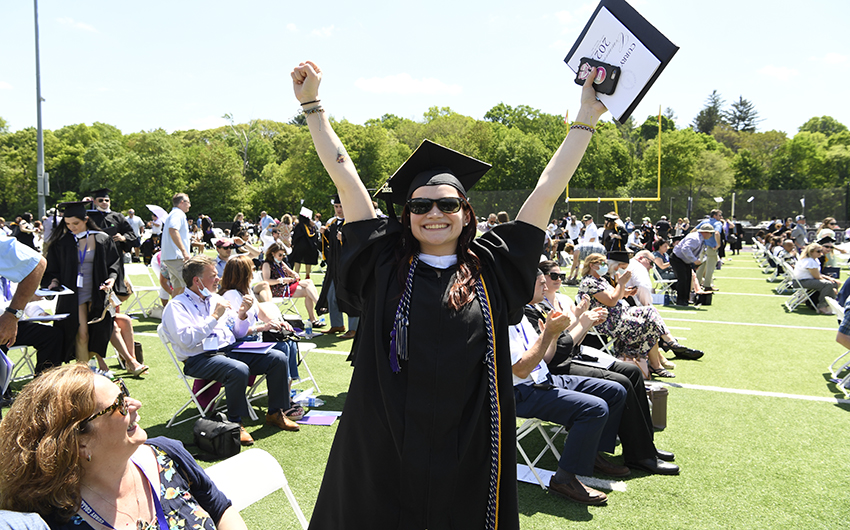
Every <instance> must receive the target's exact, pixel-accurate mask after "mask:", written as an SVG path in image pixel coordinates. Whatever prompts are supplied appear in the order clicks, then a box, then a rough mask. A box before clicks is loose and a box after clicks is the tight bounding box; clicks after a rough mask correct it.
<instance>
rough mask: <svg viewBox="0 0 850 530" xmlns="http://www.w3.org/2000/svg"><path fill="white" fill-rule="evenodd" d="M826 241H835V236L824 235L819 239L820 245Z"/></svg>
mask: <svg viewBox="0 0 850 530" xmlns="http://www.w3.org/2000/svg"><path fill="white" fill-rule="evenodd" d="M826 243H835V238H834V237H832V236H824V237H822V238H820V239H818V245H824V244H826Z"/></svg>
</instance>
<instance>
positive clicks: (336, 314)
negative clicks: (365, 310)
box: [328, 282, 360, 331]
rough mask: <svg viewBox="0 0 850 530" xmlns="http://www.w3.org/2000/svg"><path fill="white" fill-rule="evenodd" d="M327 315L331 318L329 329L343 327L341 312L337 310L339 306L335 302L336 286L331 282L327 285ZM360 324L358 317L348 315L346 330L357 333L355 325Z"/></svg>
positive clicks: (343, 321)
mask: <svg viewBox="0 0 850 530" xmlns="http://www.w3.org/2000/svg"><path fill="white" fill-rule="evenodd" d="M328 314H329V315H330V317H331V327H332V328H341V327H345V320H343V318H342V311H340V310H339V304H338V303H337V302H336V285H334V282H331V283H330V284H329V285H328ZM359 323H360V317H359V316H357V317H353V316H351V315H348V329H350V330H353V331H357V324H359Z"/></svg>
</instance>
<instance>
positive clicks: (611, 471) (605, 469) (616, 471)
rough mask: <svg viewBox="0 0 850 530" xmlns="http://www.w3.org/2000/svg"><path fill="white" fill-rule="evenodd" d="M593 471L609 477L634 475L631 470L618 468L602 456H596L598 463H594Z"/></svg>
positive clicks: (622, 467)
mask: <svg viewBox="0 0 850 530" xmlns="http://www.w3.org/2000/svg"><path fill="white" fill-rule="evenodd" d="M593 471H594V472H596V473H602V474H603V475H608V476H609V477H628V476H629V475H631V474H632V472H631V470H630V469H629V468H627V467H626V466H618V465H617V464H615V463H613V462H609V461H607V460H605V458H604V457H603V456H602V455H600V454H597V455H596V461H595V462H593Z"/></svg>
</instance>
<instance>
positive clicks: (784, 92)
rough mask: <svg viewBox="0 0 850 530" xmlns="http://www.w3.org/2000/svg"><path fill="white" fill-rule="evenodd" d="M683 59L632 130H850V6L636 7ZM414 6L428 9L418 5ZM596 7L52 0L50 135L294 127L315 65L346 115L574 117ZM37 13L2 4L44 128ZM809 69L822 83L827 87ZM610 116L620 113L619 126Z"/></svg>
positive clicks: (3, 63)
mask: <svg viewBox="0 0 850 530" xmlns="http://www.w3.org/2000/svg"><path fill="white" fill-rule="evenodd" d="M632 5H633V6H634V7H635V8H636V9H638V11H640V12H641V13H642V14H643V15H644V16H645V17H646V18H648V19H649V20H650V21H651V22H652V23H653V24H655V26H656V27H658V28H659V29H660V30H661V31H662V32H663V33H664V34H666V35H667V36H668V38H670V39H671V40H672V41H673V42H674V43H676V44H677V45H679V46H680V47H681V49H680V50H679V52H678V54H677V55H676V56H675V57H674V58H673V61H672V62H671V63H670V65H669V66H668V68H667V70H665V72H664V73H663V74H662V76H661V78H660V79H659V80H658V82H657V83H656V84H655V86H654V87H653V88H652V89H651V90H650V91H649V93H648V95H647V97H646V98H645V99H644V101H643V103H641V105H640V106H639V107H638V108H637V111H636V112H635V118H636V119H638V121H643V120H644V119H645V118H646V116H647V115H649V114H654V113H657V112H658V107H659V105H660V106H661V107H662V108H666V107H671V108H672V109H673V110H674V112H675V113H676V115H677V125H678V126H679V127H683V126H686V125H687V124H689V123H690V122H691V121H692V120H693V118H694V116H696V114H697V113H698V112H699V110H700V109H701V108H702V107H703V105H704V103H705V100H706V98H707V96H708V95H709V94H710V93H711V91H712V90H714V89H716V90H717V91H718V92H719V93H720V94H721V96H723V97H724V99H725V100H726V101H727V103H729V102H731V101H733V100H737V98H738V97H739V96H743V97H744V98H746V99H748V100H750V101H752V102H753V103H754V104H755V106H756V110H757V111H758V112H759V113H760V115H761V117H762V118H763V121H762V122H761V123H760V125H759V130H771V129H776V130H781V131H785V132H786V133H788V134H789V136H793V134H794V133H796V131H797V128H798V127H799V126H800V125H802V124H803V123H804V122H805V121H806V120H808V119H809V118H811V117H812V116H822V115H829V116H832V117H834V118H836V119H837V120H839V121H840V122H842V123H844V124H845V125H848V126H850V103H848V102H847V101H846V97H845V95H844V94H845V93H846V92H847V87H848V85H850V46H848V45H847V43H846V40H844V35H845V33H846V31H847V29H846V24H847V21H848V20H850V2H847V1H846V0H808V1H806V2H800V1H794V2H792V1H782V0H774V1H767V0H744V1H733V0H714V1H713V2H696V1H693V0H635V1H634V2H632ZM414 6H415V7H414ZM595 6H596V2H595V1H590V2H588V1H584V0H562V1H560V2H554V1H548V0H540V1H531V2H525V3H520V2H516V1H511V2H505V1H498V0H496V1H490V2H483V1H465V0H454V1H446V0H433V1H430V2H427V3H417V4H413V3H411V4H407V3H401V2H377V1H373V0H358V1H357V2H351V1H348V2H337V1H321V0H318V1H314V2H309V3H297V4H295V3H292V2H280V1H278V2H274V1H267V0H257V1H252V2H219V1H205V2H198V1H172V2H162V1H159V0H149V1H147V2H141V3H138V2H137V3H130V2H114V1H105V0H89V1H87V0H76V1H73V2H71V1H67V0H65V1H60V0H41V1H40V2H39V21H40V24H39V30H40V35H41V77H42V95H43V97H44V98H45V99H46V101H45V103H44V105H43V120H44V127H45V128H47V129H54V130H55V129H58V128H60V127H62V126H65V125H71V124H76V123H87V124H91V123H92V122H95V121H100V122H105V123H109V124H111V125H114V126H116V127H118V128H119V129H121V130H122V132H124V133H125V134H126V133H130V132H134V131H140V130H151V129H156V128H164V129H166V130H168V131H174V130H185V129H193V128H194V129H206V128H211V127H217V126H219V125H223V124H224V123H225V122H224V120H223V119H222V118H221V116H222V115H223V114H224V113H232V114H233V115H234V118H235V119H236V120H237V121H238V122H246V121H248V120H250V119H254V118H263V119H271V120H278V121H287V120H289V119H290V118H291V117H292V116H293V115H294V114H295V113H296V112H297V110H298V106H297V102H296V101H295V99H294V97H293V96H292V90H291V79H290V76H289V72H290V71H291V69H292V67H293V66H294V65H296V64H297V63H298V62H299V61H302V60H305V59H312V60H314V61H316V62H317V63H318V64H319V65H320V66H321V67H322V69H323V70H324V72H325V79H324V84H323V90H322V92H321V97H322V99H323V104H324V106H325V108H326V109H327V111H328V112H329V113H330V114H331V115H333V116H335V117H336V118H338V119H342V118H345V119H348V120H350V121H352V122H355V123H363V122H364V121H365V120H368V119H370V118H379V117H380V116H381V115H383V114H386V113H391V114H396V115H398V116H402V117H406V118H411V119H421V116H422V114H423V113H424V112H425V111H426V110H427V109H428V108H429V107H431V106H441V107H451V108H452V109H453V110H454V111H456V112H459V113H461V114H465V115H468V116H473V117H475V118H482V117H483V115H484V113H486V112H487V110H489V109H490V108H491V107H493V106H494V105H496V104H498V103H499V102H504V103H506V104H508V105H512V106H516V105H529V106H531V107H534V108H538V109H541V110H543V111H544V112H548V113H553V114H563V113H564V112H565V111H566V110H567V109H569V110H570V111H571V114H572V115H573V116H575V113H576V112H577V110H578V100H579V88H578V87H577V86H576V85H574V84H573V81H572V78H573V74H572V72H571V71H570V70H569V69H568V68H567V66H566V65H565V64H564V63H563V58H564V56H565V55H566V53H567V51H568V50H569V48H570V46H571V45H572V43H573V42H574V40H575V39H576V37H577V36H578V33H579V32H580V30H581V28H582V27H583V26H584V24H585V22H586V21H587V19H588V17H589V15H590V13H591V12H592V11H593V9H594V8H595ZM33 35H34V29H33V6H32V3H31V2H27V1H23V0H17V1H12V0H8V1H6V2H2V3H0V52H2V55H0V57H2V59H0V117H2V118H4V119H5V120H6V121H7V122H8V124H9V127H10V129H11V130H19V129H23V128H26V127H30V126H35V124H36V106H35V58H34V56H35V53H34V36H33ZM813 72H821V74H819V75H817V76H815V75H813ZM609 119H610V115H609Z"/></svg>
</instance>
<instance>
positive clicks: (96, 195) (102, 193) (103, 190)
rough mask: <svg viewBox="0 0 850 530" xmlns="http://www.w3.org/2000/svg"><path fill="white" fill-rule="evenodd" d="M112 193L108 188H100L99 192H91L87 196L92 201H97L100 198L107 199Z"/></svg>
mask: <svg viewBox="0 0 850 530" xmlns="http://www.w3.org/2000/svg"><path fill="white" fill-rule="evenodd" d="M110 193H112V190H111V189H109V188H100V189H99V190H94V191H92V192H91V193H90V194H89V195H91V198H92V199H98V198H100V197H109V194H110Z"/></svg>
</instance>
